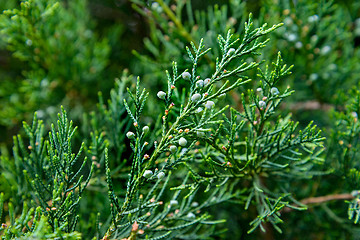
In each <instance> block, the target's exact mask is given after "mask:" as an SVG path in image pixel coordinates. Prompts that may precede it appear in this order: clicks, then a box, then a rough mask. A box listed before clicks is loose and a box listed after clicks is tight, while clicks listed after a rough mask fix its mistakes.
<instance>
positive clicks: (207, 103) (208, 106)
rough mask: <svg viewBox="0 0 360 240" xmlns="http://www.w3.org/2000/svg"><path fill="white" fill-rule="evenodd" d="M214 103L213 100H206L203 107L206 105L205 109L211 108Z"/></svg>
mask: <svg viewBox="0 0 360 240" xmlns="http://www.w3.org/2000/svg"><path fill="white" fill-rule="evenodd" d="M214 104H215V103H214V102H213V101H207V102H206V103H205V107H206V108H207V109H211V108H212V106H213V105H214Z"/></svg>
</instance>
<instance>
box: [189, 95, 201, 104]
mask: <svg viewBox="0 0 360 240" xmlns="http://www.w3.org/2000/svg"><path fill="white" fill-rule="evenodd" d="M200 98H201V95H200V94H199V93H195V94H194V95H192V96H191V101H193V102H198V101H199V100H200Z"/></svg>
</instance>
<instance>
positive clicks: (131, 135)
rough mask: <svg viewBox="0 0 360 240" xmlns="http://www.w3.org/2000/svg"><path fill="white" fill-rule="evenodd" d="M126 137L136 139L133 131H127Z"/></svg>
mask: <svg viewBox="0 0 360 240" xmlns="http://www.w3.org/2000/svg"><path fill="white" fill-rule="evenodd" d="M126 137H127V138H129V139H134V138H135V133H133V132H127V133H126Z"/></svg>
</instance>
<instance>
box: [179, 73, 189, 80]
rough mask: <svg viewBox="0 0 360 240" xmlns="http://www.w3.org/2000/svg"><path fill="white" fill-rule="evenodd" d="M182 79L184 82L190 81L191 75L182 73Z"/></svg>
mask: <svg viewBox="0 0 360 240" xmlns="http://www.w3.org/2000/svg"><path fill="white" fill-rule="evenodd" d="M181 76H182V78H183V79H185V80H190V79H191V74H190V73H188V72H183V73H182V74H181Z"/></svg>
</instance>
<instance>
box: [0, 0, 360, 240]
mask: <svg viewBox="0 0 360 240" xmlns="http://www.w3.org/2000/svg"><path fill="white" fill-rule="evenodd" d="M34 2H37V4H38V6H39V8H40V9H41V8H43V12H37V10H36V9H34V11H32V12H31V13H29V17H26V18H25V19H26V21H25V20H24V19H19V18H13V17H12V14H13V13H11V12H7V11H4V10H6V9H20V1H15V0H7V1H0V11H1V12H3V11H4V12H3V14H2V15H1V17H0V149H1V154H2V156H7V157H11V148H12V136H13V135H15V134H17V133H18V132H19V131H20V128H21V125H22V124H21V122H22V121H26V122H30V121H31V119H32V116H33V113H34V112H35V111H37V113H38V117H39V118H40V119H43V120H44V121H45V123H50V122H51V121H52V120H53V119H54V118H55V116H56V114H57V112H58V111H59V106H60V105H64V106H65V108H66V109H67V110H68V112H69V115H70V119H73V120H74V121H75V122H76V125H79V126H81V124H80V123H81V122H82V121H83V120H84V119H83V118H84V113H89V112H91V111H95V110H96V109H97V103H98V102H99V100H98V99H99V98H98V92H102V97H103V99H109V98H110V90H111V89H112V88H114V86H115V85H116V84H115V79H116V78H120V77H121V76H123V75H124V74H125V75H126V74H127V73H129V74H132V75H134V76H140V77H141V80H142V82H141V84H142V86H143V87H145V88H147V89H150V90H152V89H156V90H154V91H152V92H151V93H150V100H149V104H148V106H147V109H146V111H147V113H148V114H147V115H151V116H156V115H157V113H158V111H159V110H158V109H157V108H156V106H155V105H152V104H151V99H153V98H154V97H156V96H155V94H156V92H157V89H160V88H161V87H162V86H164V85H165V80H164V76H165V75H164V71H165V70H166V69H169V68H170V66H171V62H172V61H174V60H175V61H178V64H179V65H180V66H182V65H186V64H188V60H187V57H186V51H185V46H187V45H189V41H190V40H193V41H194V42H199V40H200V38H202V37H203V38H204V41H205V44H206V45H208V46H209V45H211V46H212V45H214V44H216V38H217V34H224V33H225V32H227V29H229V28H233V29H235V31H236V34H237V35H238V36H239V37H241V34H242V31H243V23H244V21H245V20H246V19H247V17H248V15H249V13H250V12H252V13H253V15H254V21H255V24H256V25H257V26H261V25H262V24H263V23H268V24H269V25H273V24H277V23H279V22H283V23H284V26H283V27H281V28H280V29H278V30H277V31H275V33H272V34H271V35H270V38H271V41H270V42H269V43H268V44H267V47H266V48H264V49H263V50H262V51H263V53H262V54H263V55H262V56H260V57H259V59H260V60H261V59H266V60H267V61H270V60H274V59H275V58H276V54H277V52H278V51H281V52H282V56H283V58H284V61H285V62H286V63H287V64H289V65H292V64H294V68H293V70H292V72H293V74H292V75H290V77H288V78H287V79H284V80H283V83H282V84H283V85H282V86H281V87H282V88H284V89H285V88H286V87H287V86H291V88H293V89H295V91H296V93H295V94H294V95H293V97H292V98H291V101H288V102H287V103H286V104H285V105H284V106H283V109H284V111H286V112H289V111H290V112H292V113H293V118H294V119H295V120H297V121H300V124H302V125H306V124H307V123H308V122H309V121H310V120H314V122H315V123H316V124H317V125H319V126H320V127H321V128H323V129H324V135H325V136H326V137H328V139H329V144H328V145H329V146H330V143H331V142H330V141H332V142H337V141H338V139H337V138H336V137H337V136H336V135H337V134H336V131H335V130H334V129H335V126H334V125H335V123H336V122H337V121H339V118H341V117H339V116H337V115H336V114H334V112H335V111H344V110H345V105H346V104H347V103H348V102H349V101H350V99H351V98H352V96H353V95H352V93H353V92H354V91H350V90H351V89H358V88H359V76H360V61H359V59H360V48H359V46H360V2H359V1H356V0H347V1H340V0H338V1H310V0H262V1H255V0H249V1H237V0H229V1H215V0H211V1H202V0H192V1H181V0H178V1H165V2H166V3H167V5H168V6H169V9H171V10H172V11H174V12H175V13H176V16H177V17H178V19H179V20H180V24H181V26H182V28H180V27H179V25H178V24H177V23H174V21H173V19H171V17H170V16H169V15H168V14H167V13H166V12H165V11H164V9H163V8H161V7H160V6H159V5H158V4H157V3H156V2H153V1H137V0H133V1H126V0H102V1H99V0H88V1H85V0H71V1H66V0H63V1H60V2H59V3H60V4H59V5H58V7H57V8H55V9H47V6H50V5H51V4H53V3H55V2H56V1H53V0H50V1H45V0H34ZM45 12H46V13H45ZM44 13H45V14H44ZM214 51H215V53H216V51H217V50H216V49H214ZM215 53H210V54H215ZM204 61H205V60H204ZM212 66H213V63H211V62H209V64H208V68H207V69H206V68H205V69H202V70H203V71H204V73H206V72H210V71H211V69H212ZM251 74H253V75H251ZM249 77H251V78H253V79H255V80H256V75H255V74H254V73H250V76H249ZM252 84H254V87H256V81H254V82H253V83H252ZM128 85H129V86H131V84H128ZM349 91H350V92H349ZM240 93H241V89H240V90H239V92H235V93H234V94H233V95H232V96H231V97H229V99H228V100H229V101H230V102H232V104H233V105H234V106H238V104H239V99H238V97H239V94H240ZM149 113H151V114H149ZM147 120H148V121H149V122H150V123H153V124H154V122H155V120H156V119H155V118H154V119H147ZM47 126H48V125H47ZM84 129H85V128H84ZM332 130H333V132H332ZM84 131H86V130H84ZM84 131H83V132H82V133H81V134H83V135H81V134H80V135H81V136H79V137H78V138H79V139H83V138H86V137H87V136H88V135H87V134H86V133H84ZM333 138H334V139H333ZM356 138H359V136H356ZM334 158H336V151H335V150H331V149H329V150H328V152H327V155H326V159H325V160H326V161H328V162H327V163H328V164H329V165H328V166H333V165H336V164H335V163H334V161H333V159H334ZM353 160H354V161H355V160H359V159H358V158H356V157H355V159H353ZM334 169H336V167H334ZM335 172H336V171H335ZM342 174H343V173H342V172H339V173H338V174H337V175H336V174H335V175H332V176H329V177H324V178H322V180H320V178H319V179H314V184H311V185H310V186H304V185H301V186H299V193H298V197H299V198H301V197H302V196H303V195H304V196H306V195H307V194H309V192H311V193H313V194H316V195H322V194H323V195H325V194H327V193H329V192H342V190H347V191H350V190H351V189H350V188H348V189H347V188H346V187H344V186H347V185H346V184H345V183H343V182H341V181H339V179H341V178H343V177H342V176H343V175H342ZM324 180H326V181H324ZM294 181H295V180H294ZM342 181H344V179H342ZM319 185H324V186H323V187H322V188H320V187H319ZM344 188H345V189H344ZM320 189H321V190H320ZM331 205H334V206H333V207H334V208H335V209H338V210H336V211H335V212H331V213H329V212H328V210H327V209H325V210H324V211H322V212H320V213H318V212H311V211H307V212H301V213H298V212H296V213H293V212H292V213H289V214H288V215H286V216H285V222H288V223H286V224H289V225H285V227H284V234H285V235H280V236H278V235H276V233H269V234H265V235H261V234H259V236H258V239H272V238H271V237H274V235H275V237H276V239H305V238H303V237H301V236H302V234H303V233H304V231H307V232H308V233H309V237H308V238H306V239H358V238H360V237H359V228H357V227H356V226H353V225H351V224H350V225H346V222H345V220H344V221H343V222H341V223H339V219H337V218H338V216H337V215H336V214H339V216H340V217H342V218H344V219H346V218H347V216H346V214H347V213H346V212H345V211H343V212H341V210H344V209H345V208H346V204H345V203H343V202H342V203H341V202H336V203H331ZM326 207H327V206H326ZM224 208H225V209H227V208H230V209H231V208H232V205H231V206H226V205H225V206H224ZM239 211H241V210H239ZM229 212H230V213H231V211H228V213H229ZM228 213H227V214H228ZM224 214H225V216H224ZM227 214H226V212H225V211H223V212H221V213H218V215H219V216H218V217H224V218H226V219H228V222H229V223H230V225H229V228H230V230H229V232H231V233H232V234H233V236H235V238H234V239H252V238H251V236H247V237H246V234H244V232H243V230H242V229H241V228H240V229H239V228H238V226H239V224H241V223H244V222H242V221H243V220H242V219H241V218H240V217H238V216H231V215H230V216H229V215H227ZM245 218H246V217H245ZM244 224H246V223H244ZM334 225H336V227H334ZM286 226H296V228H295V229H289V228H287V227H286ZM328 231H330V232H328ZM272 234H274V235H272ZM269 236H270V237H269Z"/></svg>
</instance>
